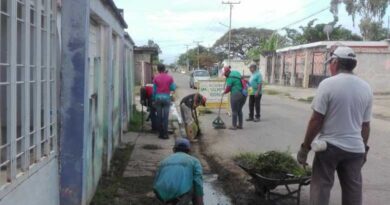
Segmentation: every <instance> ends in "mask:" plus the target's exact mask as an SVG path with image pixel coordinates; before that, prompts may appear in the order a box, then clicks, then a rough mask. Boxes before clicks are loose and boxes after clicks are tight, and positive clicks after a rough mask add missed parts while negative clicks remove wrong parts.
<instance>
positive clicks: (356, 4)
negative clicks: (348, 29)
mask: <svg viewBox="0 0 390 205" xmlns="http://www.w3.org/2000/svg"><path fill="white" fill-rule="evenodd" d="M341 3H344V4H345V6H346V11H347V12H348V14H349V15H350V16H352V20H353V22H354V23H355V17H356V15H359V16H361V20H360V23H359V28H360V33H361V34H362V36H363V38H364V40H383V39H384V38H386V34H387V30H386V29H384V28H383V17H384V16H385V14H386V9H387V7H388V5H389V4H390V0H359V1H357V0H343V1H339V0H331V2H330V4H331V10H330V11H331V12H332V13H333V15H334V16H335V17H337V16H338V6H339V4H341Z"/></svg>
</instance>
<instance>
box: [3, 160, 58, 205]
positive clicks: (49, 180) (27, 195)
mask: <svg viewBox="0 0 390 205" xmlns="http://www.w3.org/2000/svg"><path fill="white" fill-rule="evenodd" d="M53 170H54V171H53ZM56 170H58V160H57V158H53V159H52V160H51V161H50V162H48V163H47V164H46V165H45V166H43V167H42V168H41V169H39V170H37V171H36V173H35V174H34V175H32V176H31V177H30V178H28V179H26V180H25V181H24V182H23V183H22V184H20V185H19V186H18V187H16V188H15V189H14V190H13V191H12V192H10V193H9V194H8V195H7V196H5V197H4V198H3V199H1V201H0V205H57V204H59V192H58V173H57V171H56ZM50 184H56V186H50Z"/></svg>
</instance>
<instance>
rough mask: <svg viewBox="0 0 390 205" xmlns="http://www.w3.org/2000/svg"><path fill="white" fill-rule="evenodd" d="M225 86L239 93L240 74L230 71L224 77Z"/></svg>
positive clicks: (232, 91) (240, 88)
mask: <svg viewBox="0 0 390 205" xmlns="http://www.w3.org/2000/svg"><path fill="white" fill-rule="evenodd" d="M226 86H229V87H230V88H231V90H230V92H231V93H232V94H234V93H238V92H239V93H240V92H241V91H242V84H241V74H240V73H239V72H238V71H235V70H233V71H231V72H230V74H229V77H228V78H227V79H226Z"/></svg>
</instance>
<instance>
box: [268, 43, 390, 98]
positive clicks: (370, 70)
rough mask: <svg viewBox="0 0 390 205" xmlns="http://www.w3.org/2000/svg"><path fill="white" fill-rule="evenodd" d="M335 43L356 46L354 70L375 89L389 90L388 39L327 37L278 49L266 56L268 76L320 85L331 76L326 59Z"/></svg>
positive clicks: (303, 84) (301, 84)
mask: <svg viewBox="0 0 390 205" xmlns="http://www.w3.org/2000/svg"><path fill="white" fill-rule="evenodd" d="M333 45H345V46H349V47H351V48H352V49H354V51H355V52H356V55H357V61H358V64H357V67H356V68H355V69H354V73H355V74H356V75H358V76H360V77H361V78H363V79H364V80H366V81H367V82H368V83H369V84H370V85H371V87H372V88H373V90H374V92H375V93H388V92H390V84H389V83H388V82H389V80H390V63H389V62H390V47H389V45H390V44H389V42H387V41H374V42H373V41H324V42H316V43H310V44H305V45H299V46H294V47H287V48H283V49H279V50H277V51H276V53H275V54H273V55H269V56H268V57H265V62H266V63H265V64H264V66H266V73H265V76H266V80H267V81H268V82H270V83H271V84H278V85H285V86H295V87H303V88H309V87H311V88H315V87H317V86H318V85H319V83H320V82H321V81H322V80H323V79H325V78H327V77H329V76H330V72H329V69H328V66H327V65H325V64H324V62H325V61H326V59H327V58H328V57H329V55H330V54H329V50H330V48H331V46H333ZM263 58H264V57H263Z"/></svg>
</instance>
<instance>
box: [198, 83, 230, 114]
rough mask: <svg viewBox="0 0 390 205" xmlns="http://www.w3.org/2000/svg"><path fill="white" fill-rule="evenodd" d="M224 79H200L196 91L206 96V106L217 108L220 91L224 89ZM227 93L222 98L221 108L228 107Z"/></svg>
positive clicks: (219, 101) (219, 100) (220, 95)
mask: <svg viewBox="0 0 390 205" xmlns="http://www.w3.org/2000/svg"><path fill="white" fill-rule="evenodd" d="M224 86H225V79H215V80H200V81H199V86H198V91H199V93H200V94H201V95H203V96H205V97H206V98H207V103H206V107H207V108H219V105H220V103H221V97H222V92H223V91H224ZM228 96H229V95H225V96H224V97H223V99H222V104H221V108H225V109H227V108H229V98H228Z"/></svg>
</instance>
